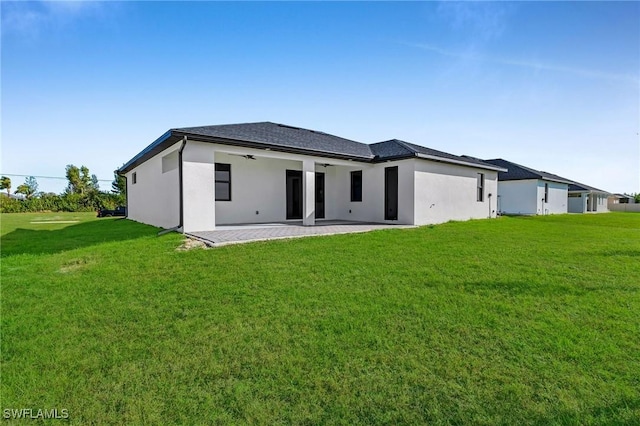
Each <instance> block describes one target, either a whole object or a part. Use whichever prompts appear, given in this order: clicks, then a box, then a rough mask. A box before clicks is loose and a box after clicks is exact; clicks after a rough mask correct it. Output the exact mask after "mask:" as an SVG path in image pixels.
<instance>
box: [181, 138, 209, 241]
mask: <svg viewBox="0 0 640 426" xmlns="http://www.w3.org/2000/svg"><path fill="white" fill-rule="evenodd" d="M182 174H183V176H182V190H183V207H182V208H183V212H184V219H183V220H184V223H183V226H182V229H183V232H195V231H213V230H214V229H215V228H216V205H215V199H216V187H215V184H214V182H215V153H214V151H213V149H211V148H210V147H209V146H206V145H205V146H203V145H196V144H187V145H186V146H185V148H184V152H183V154H182Z"/></svg>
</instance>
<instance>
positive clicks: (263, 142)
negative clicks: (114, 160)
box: [118, 121, 503, 173]
mask: <svg viewBox="0 0 640 426" xmlns="http://www.w3.org/2000/svg"><path fill="white" fill-rule="evenodd" d="M184 137H187V138H188V139H189V140H196V141H200V142H210V143H219V144H223V145H234V146H243V147H248V148H257V149H270V150H274V151H282V152H290V153H296V154H305V155H317V156H323V157H328V158H339V159H348V160H354V161H361V162H380V161H392V160H399V159H403V158H412V157H417V158H423V159H428V160H434V161H442V162H448V163H454V164H461V165H465V166H469V167H478V168H483V169H489V170H503V169H502V168H501V167H500V166H495V165H493V164H489V163H487V162H484V161H482V160H479V159H476V158H472V157H462V156H457V155H453V154H449V153H446V152H442V151H437V150H434V149H430V148H426V147H423V146H420V145H415V144H412V143H409V142H404V141H400V140H397V139H392V140H389V141H384V142H378V143H374V144H371V145H368V144H365V143H361V142H357V141H354V140H350V139H345V138H342V137H339V136H334V135H331V134H328V133H324V132H320V131H317V130H309V129H304V128H301V127H294V126H289V125H286V124H279V123H272V122H268V121H265V122H258V123H241V124H222V125H213V126H198V127H182V128H174V129H170V130H168V131H167V132H166V133H164V134H163V135H162V136H161V137H159V138H158V139H156V140H155V141H154V142H153V143H151V144H150V145H149V146H147V147H146V148H145V149H143V150H142V151H141V152H140V153H138V154H137V155H136V156H134V157H133V158H132V159H131V160H129V161H128V162H127V163H126V164H125V165H123V166H122V167H121V168H120V169H119V170H118V172H119V173H126V172H128V171H130V170H132V169H133V168H135V167H136V166H138V165H140V164H142V163H144V162H145V161H146V160H148V159H149V158H151V157H153V156H155V155H157V154H158V153H160V152H162V151H164V150H165V149H167V148H168V147H170V146H172V145H174V144H175V143H177V142H179V141H181V140H183V138H184Z"/></svg>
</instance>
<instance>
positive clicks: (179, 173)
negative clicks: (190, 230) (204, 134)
mask: <svg viewBox="0 0 640 426" xmlns="http://www.w3.org/2000/svg"><path fill="white" fill-rule="evenodd" d="M185 146H187V136H186V135H184V136H182V145H181V146H180V149H179V150H178V193H179V197H178V198H179V199H180V221H179V223H178V226H174V227H173V228H169V229H163V230H162V231H160V232H158V236H160V235H164V234H167V233H169V232H173V231H178V232H180V228H184V194H183V192H184V191H183V189H182V151H184V147H185ZM182 233H183V234H184V229H183V231H182Z"/></svg>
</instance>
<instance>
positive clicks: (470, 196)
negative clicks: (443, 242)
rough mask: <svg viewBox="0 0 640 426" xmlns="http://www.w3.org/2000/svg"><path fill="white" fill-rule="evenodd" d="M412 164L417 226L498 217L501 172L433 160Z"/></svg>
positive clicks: (415, 161)
mask: <svg viewBox="0 0 640 426" xmlns="http://www.w3.org/2000/svg"><path fill="white" fill-rule="evenodd" d="M412 161H413V164H414V167H415V224H416V225H427V224H436V223H442V222H447V221H449V220H468V219H482V218H489V217H495V216H496V212H497V206H496V203H497V192H498V172H496V171H492V170H486V169H478V168H474V167H469V166H459V165H456V164H447V163H441V162H437V161H430V160H420V159H418V160H412ZM479 173H482V174H483V175H484V188H483V197H482V201H478V174H479ZM489 194H491V196H489Z"/></svg>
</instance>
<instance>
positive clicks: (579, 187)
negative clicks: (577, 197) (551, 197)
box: [569, 182, 610, 194]
mask: <svg viewBox="0 0 640 426" xmlns="http://www.w3.org/2000/svg"><path fill="white" fill-rule="evenodd" d="M569 192H598V193H601V194H610V192H608V191H603V190H602V189H598V188H594V187H593V186H589V185H585V184H584V183H579V182H571V184H570V185H569Z"/></svg>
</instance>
